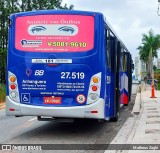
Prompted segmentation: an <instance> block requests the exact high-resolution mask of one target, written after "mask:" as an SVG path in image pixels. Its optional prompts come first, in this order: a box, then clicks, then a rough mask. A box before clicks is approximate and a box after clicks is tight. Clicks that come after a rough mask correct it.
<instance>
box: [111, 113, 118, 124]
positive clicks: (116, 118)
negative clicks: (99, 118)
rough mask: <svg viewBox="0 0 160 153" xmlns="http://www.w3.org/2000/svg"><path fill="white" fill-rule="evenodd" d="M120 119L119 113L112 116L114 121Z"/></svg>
mask: <svg viewBox="0 0 160 153" xmlns="http://www.w3.org/2000/svg"><path fill="white" fill-rule="evenodd" d="M118 119H119V113H117V114H116V116H115V117H112V118H111V121H112V122H117V121H118Z"/></svg>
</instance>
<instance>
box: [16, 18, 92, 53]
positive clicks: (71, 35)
mask: <svg viewBox="0 0 160 153" xmlns="http://www.w3.org/2000/svg"><path fill="white" fill-rule="evenodd" d="M93 47H94V17H93V16H82V15H36V16H23V17H17V19H16V25H15V48H16V49H17V50H19V51H26V52H84V51H89V50H91V49H93Z"/></svg>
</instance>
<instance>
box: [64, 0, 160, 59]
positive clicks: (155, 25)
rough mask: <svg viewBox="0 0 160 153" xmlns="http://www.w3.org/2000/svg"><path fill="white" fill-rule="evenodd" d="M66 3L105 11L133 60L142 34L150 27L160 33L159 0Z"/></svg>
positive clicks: (72, 0)
mask: <svg viewBox="0 0 160 153" xmlns="http://www.w3.org/2000/svg"><path fill="white" fill-rule="evenodd" d="M64 3H66V4H67V5H71V4H73V5H74V10H85V11H95V12H101V13H103V14H104V16H105V17H106V20H107V21H108V22H109V23H110V25H111V26H112V28H113V29H114V31H115V32H116V33H117V35H118V36H119V38H120V39H121V40H122V41H123V43H124V44H125V46H126V47H127V48H128V50H129V51H130V52H131V54H132V57H133V60H134V58H135V57H136V56H138V50H137V47H138V46H139V45H141V42H142V41H141V40H142V34H147V33H148V31H149V30H150V29H153V31H154V33H155V34H160V16H158V14H157V10H158V0H63V4H64ZM159 58H160V53H159Z"/></svg>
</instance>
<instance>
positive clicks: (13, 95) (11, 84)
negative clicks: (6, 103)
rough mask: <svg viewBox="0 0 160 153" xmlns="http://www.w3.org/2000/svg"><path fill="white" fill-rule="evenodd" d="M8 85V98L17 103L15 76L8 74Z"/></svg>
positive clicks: (17, 93)
mask: <svg viewBox="0 0 160 153" xmlns="http://www.w3.org/2000/svg"><path fill="white" fill-rule="evenodd" d="M8 76H9V77H8V84H9V97H10V98H11V99H12V100H13V101H15V102H19V91H18V84H17V78H16V76H15V75H14V74H13V73H11V72H8Z"/></svg>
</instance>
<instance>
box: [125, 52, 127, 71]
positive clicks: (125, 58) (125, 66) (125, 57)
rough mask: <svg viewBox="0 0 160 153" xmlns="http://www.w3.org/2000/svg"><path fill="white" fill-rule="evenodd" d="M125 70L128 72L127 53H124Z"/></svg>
mask: <svg viewBox="0 0 160 153" xmlns="http://www.w3.org/2000/svg"><path fill="white" fill-rule="evenodd" d="M124 72H127V55H126V54H124Z"/></svg>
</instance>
